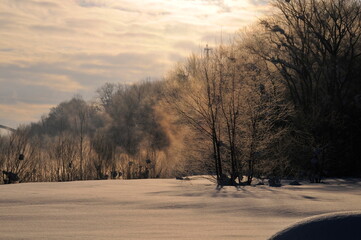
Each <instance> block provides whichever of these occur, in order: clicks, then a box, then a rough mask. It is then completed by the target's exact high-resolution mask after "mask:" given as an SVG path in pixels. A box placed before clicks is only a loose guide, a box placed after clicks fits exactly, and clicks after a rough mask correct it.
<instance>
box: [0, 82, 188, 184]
mask: <svg viewBox="0 0 361 240" xmlns="http://www.w3.org/2000/svg"><path fill="white" fill-rule="evenodd" d="M161 85H162V83H161V82H154V81H153V82H149V81H148V82H144V83H141V84H136V85H132V86H126V85H117V84H105V85H104V86H102V87H101V88H99V89H98V91H97V93H98V97H97V101H94V102H85V101H84V100H83V99H82V98H81V97H74V98H73V99H71V100H70V101H66V102H63V103H61V104H59V105H58V106H57V107H55V108H53V109H51V111H50V113H49V114H48V115H47V116H44V117H43V118H42V119H41V121H39V122H38V123H32V124H31V125H28V126H23V127H20V128H18V129H17V130H16V131H15V132H13V133H12V134H10V135H8V136H2V137H1V138H0V141H1V142H0V147H1V151H0V152H1V154H0V164H1V165H0V166H1V169H3V171H4V173H6V174H4V175H3V178H4V180H9V176H7V175H9V174H8V173H11V175H12V179H13V181H23V182H26V181H72V180H87V179H108V178H113V179H114V178H125V179H131V178H157V177H170V176H175V175H176V174H178V171H180V170H181V168H182V166H181V165H180V164H178V163H177V162H179V161H177V158H179V156H178V155H179V153H177V152H176V151H174V150H173V145H174V144H178V143H177V140H174V141H173V142H171V139H181V137H178V133H177V132H176V131H175V130H176V129H175V128H174V127H173V126H171V125H169V124H168V122H169V119H170V118H169V117H168V116H166V115H165V111H164V110H162V106H161V104H160V97H161V87H162V86H161ZM178 148H179V147H178ZM20 154H22V155H23V159H19V155H20ZM14 174H15V175H16V177H14Z"/></svg>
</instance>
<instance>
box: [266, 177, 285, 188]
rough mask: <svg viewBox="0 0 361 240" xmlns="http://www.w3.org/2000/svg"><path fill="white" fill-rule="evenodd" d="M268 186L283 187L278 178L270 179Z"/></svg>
mask: <svg viewBox="0 0 361 240" xmlns="http://www.w3.org/2000/svg"><path fill="white" fill-rule="evenodd" d="M268 185H269V186H270V187H281V186H282V184H281V180H280V179H279V178H276V177H272V178H270V179H268Z"/></svg>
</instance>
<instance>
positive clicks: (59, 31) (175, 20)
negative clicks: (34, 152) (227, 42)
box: [0, 0, 269, 127]
mask: <svg viewBox="0 0 361 240" xmlns="http://www.w3.org/2000/svg"><path fill="white" fill-rule="evenodd" d="M268 9H269V6H267V0H144V1H140V0H63V1H60V0H1V1H0V124H2V125H6V126H9V127H17V126H18V125H19V124H22V123H29V122H31V121H37V120H39V119H40V117H41V115H43V114H46V113H48V112H49V109H50V108H51V107H54V106H56V105H57V104H59V103H60V102H62V101H65V100H69V99H70V98H71V97H73V96H75V95H79V94H80V95H82V96H83V97H84V99H86V100H90V99H91V98H92V97H94V96H95V95H96V94H95V90H96V89H97V88H98V87H100V86H102V85H103V84H104V83H106V82H111V83H118V82H120V83H133V82H137V81H141V80H143V79H145V78H148V77H150V78H154V79H157V78H158V79H159V78H161V77H162V76H163V75H164V74H165V73H166V72H167V70H168V69H169V68H170V67H171V66H172V65H174V64H175V63H176V62H177V61H179V60H181V59H183V58H184V57H187V56H189V54H190V53H191V52H200V51H202V48H204V46H205V45H206V44H207V43H208V44H209V45H211V46H212V45H214V44H215V43H217V42H219V40H220V37H221V36H223V38H225V39H227V38H228V37H229V34H233V33H235V32H236V31H237V30H238V29H240V28H242V27H244V26H246V25H248V24H249V23H251V22H254V21H256V20H257V18H258V17H260V16H261V15H263V14H264V13H265V12H266V11H267V10H268Z"/></svg>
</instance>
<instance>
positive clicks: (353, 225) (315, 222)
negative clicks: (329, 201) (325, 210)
mask: <svg viewBox="0 0 361 240" xmlns="http://www.w3.org/2000/svg"><path fill="white" fill-rule="evenodd" d="M360 226H361V212H342V213H332V214H325V215H321V216H316V217H313V218H310V219H307V220H304V221H302V222H299V223H296V224H295V225H294V226H292V227H289V228H286V229H285V230H283V231H281V232H279V233H278V234H276V235H275V236H273V237H272V238H271V239H270V240H290V239H292V240H302V239H307V240H320V239H327V240H339V239H348V240H353V239H354V240H359V239H360V237H361V228H360Z"/></svg>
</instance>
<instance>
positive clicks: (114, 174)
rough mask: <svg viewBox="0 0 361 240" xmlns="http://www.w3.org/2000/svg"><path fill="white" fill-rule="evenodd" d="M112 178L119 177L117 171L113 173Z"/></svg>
mask: <svg viewBox="0 0 361 240" xmlns="http://www.w3.org/2000/svg"><path fill="white" fill-rule="evenodd" d="M111 176H112V179H115V178H116V177H118V172H117V171H112V172H111Z"/></svg>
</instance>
